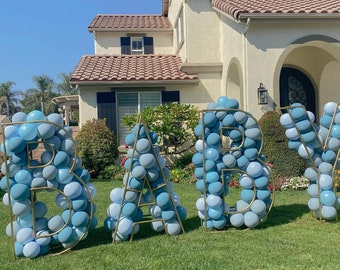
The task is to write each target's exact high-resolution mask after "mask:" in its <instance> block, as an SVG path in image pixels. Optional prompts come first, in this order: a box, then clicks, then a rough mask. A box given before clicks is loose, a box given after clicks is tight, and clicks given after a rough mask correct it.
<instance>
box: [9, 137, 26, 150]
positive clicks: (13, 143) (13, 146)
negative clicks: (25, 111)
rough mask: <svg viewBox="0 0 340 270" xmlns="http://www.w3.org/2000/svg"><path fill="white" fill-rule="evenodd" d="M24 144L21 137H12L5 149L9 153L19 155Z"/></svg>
mask: <svg viewBox="0 0 340 270" xmlns="http://www.w3.org/2000/svg"><path fill="white" fill-rule="evenodd" d="M25 147H26V142H25V140H24V139H23V138H22V137H13V138H11V139H9V140H8V143H7V148H8V150H9V151H10V152H13V153H20V152H22V151H24V149H25Z"/></svg>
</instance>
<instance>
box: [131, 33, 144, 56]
mask: <svg viewBox="0 0 340 270" xmlns="http://www.w3.org/2000/svg"><path fill="white" fill-rule="evenodd" d="M143 52H144V49H143V38H142V37H132V38H131V54H143Z"/></svg>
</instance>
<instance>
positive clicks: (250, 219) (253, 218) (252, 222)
mask: <svg viewBox="0 0 340 270" xmlns="http://www.w3.org/2000/svg"><path fill="white" fill-rule="evenodd" d="M259 221H260V219H259V216H258V215H257V214H255V213H254V212H251V211H249V212H246V213H245V214H244V224H245V225H246V226H247V227H249V228H254V227H256V226H257V224H259Z"/></svg>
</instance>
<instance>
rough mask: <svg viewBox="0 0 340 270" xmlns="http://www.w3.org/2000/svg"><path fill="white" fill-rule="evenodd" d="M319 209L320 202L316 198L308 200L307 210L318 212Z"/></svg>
mask: <svg viewBox="0 0 340 270" xmlns="http://www.w3.org/2000/svg"><path fill="white" fill-rule="evenodd" d="M319 207H320V200H319V198H317V197H313V198H310V199H309V200H308V208H309V209H310V210H312V211H317V210H319Z"/></svg>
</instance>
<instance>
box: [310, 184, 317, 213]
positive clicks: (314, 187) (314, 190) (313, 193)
mask: <svg viewBox="0 0 340 270" xmlns="http://www.w3.org/2000/svg"><path fill="white" fill-rule="evenodd" d="M307 192H308V195H309V196H310V197H312V198H317V197H319V188H318V185H317V184H311V185H309V186H308V189H307ZM313 210H314V209H313Z"/></svg>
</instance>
